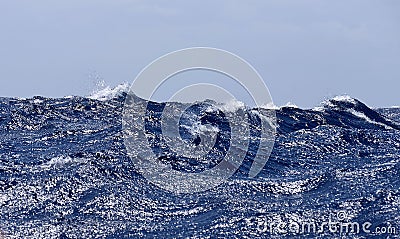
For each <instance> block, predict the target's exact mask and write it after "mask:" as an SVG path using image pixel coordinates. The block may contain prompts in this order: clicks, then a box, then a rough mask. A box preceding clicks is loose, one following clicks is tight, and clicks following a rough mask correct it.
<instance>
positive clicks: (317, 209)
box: [0, 94, 400, 238]
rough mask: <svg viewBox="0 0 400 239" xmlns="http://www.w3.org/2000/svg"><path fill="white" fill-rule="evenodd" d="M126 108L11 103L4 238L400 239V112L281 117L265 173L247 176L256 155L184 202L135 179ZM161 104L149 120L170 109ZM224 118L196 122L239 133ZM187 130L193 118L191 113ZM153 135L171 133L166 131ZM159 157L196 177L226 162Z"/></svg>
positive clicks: (346, 105) (349, 107) (6, 101)
mask: <svg viewBox="0 0 400 239" xmlns="http://www.w3.org/2000/svg"><path fill="white" fill-rule="evenodd" d="M124 100H125V95H124V94H122V95H120V96H117V97H115V98H113V99H110V100H106V101H99V100H94V99H89V98H83V97H69V98H60V99H50V98H43V97H34V98H32V99H14V98H0V143H1V145H0V230H1V231H2V234H3V235H5V236H6V237H10V238H138V237H146V238H147V237H149V238H153V237H157V238H182V237H183V238H225V237H227V238H253V237H254V238H256V237H264V238H280V237H300V238H301V237H307V238H315V237H317V238H366V237H368V238H400V236H399V232H400V212H399V211H400V181H399V178H400V123H399V122H400V109H399V108H390V109H371V108H369V107H367V106H366V105H365V104H363V103H361V102H360V101H358V100H356V99H351V98H348V97H342V98H334V99H331V100H328V101H326V102H324V103H323V104H322V105H321V107H319V108H315V109H307V110H305V109H299V108H291V107H283V108H280V109H276V110H275V113H276V117H277V124H278V125H277V135H276V140H275V145H274V148H273V151H272V154H271V156H270V158H269V160H268V162H267V164H266V165H265V167H264V168H263V170H262V171H261V172H260V174H258V176H257V177H255V178H249V177H248V170H249V167H250V165H251V157H249V159H248V160H245V161H244V163H243V165H241V167H240V168H239V170H238V171H237V172H236V173H235V174H234V175H233V176H232V177H231V178H229V179H228V180H227V182H226V183H223V184H222V185H220V186H218V187H216V188H213V189H211V190H208V191H206V192H202V193H195V194H174V193H171V192H167V191H164V190H162V189H160V188H157V187H156V186H154V185H153V184H151V183H149V182H148V181H147V180H146V179H145V178H144V177H143V176H142V175H140V174H138V173H136V172H137V171H136V170H135V165H134V164H133V162H132V160H131V159H130V158H129V157H128V156H127V151H126V148H125V145H124V141H123V133H122V108H123V104H124ZM152 107H154V109H153V111H150V114H154V112H157V110H159V109H160V107H163V105H162V104H153V105H152ZM271 110H272V109H269V110H268V111H271ZM194 111H196V109H194ZM218 117H219V118H218ZM218 117H217V116H216V115H215V114H214V115H213V114H210V115H206V116H202V117H198V118H195V119H196V120H199V121H202V120H203V121H204V122H203V123H207V124H211V125H215V126H216V127H222V128H224V129H229V124H226V122H225V121H224V120H223V115H219V116H218ZM221 117H222V118H221ZM256 121H257V120H256ZM256 121H255V122H256ZM181 123H182V124H183V125H184V124H187V125H189V126H190V125H191V124H192V123H193V122H191V118H190V117H186V118H185V117H183V118H182V120H181ZM186 129H187V127H186V128H185V127H184V128H180V130H181V132H180V133H181V136H182V138H183V139H184V140H186V141H187V142H188V143H193V144H198V143H199V139H198V138H197V137H196V135H191V134H190V133H189V132H186V131H185V130H186ZM146 130H147V131H149V132H148V133H149V134H151V133H153V134H154V135H159V134H160V132H156V131H157V127H155V128H152V127H150V126H149V127H147V128H146ZM228 131H229V130H228ZM220 132H221V134H220V136H219V137H220V139H219V140H220V142H222V143H221V144H220V146H219V148H217V150H219V151H224V150H227V148H229V145H228V147H226V146H227V144H229V137H230V135H229V133H228V134H226V133H223V132H225V131H224V130H222V131H220ZM254 133H255V134H257V132H256V131H254ZM159 140H161V138H160V139H159ZM160 142H161V141H160ZM149 143H150V142H149ZM253 146H254V147H252V145H250V147H249V148H250V149H249V151H252V150H254V149H257V147H256V146H257V144H256V143H255V144H253ZM155 150H156V151H157V150H158V151H157V152H158V155H157V156H158V157H159V159H160V160H161V161H162V162H163V163H166V164H171V165H175V166H176V167H175V168H174V169H176V170H182V171H185V172H190V170H191V169H193V171H192V173H196V172H199V171H203V170H207V169H208V168H211V167H213V166H214V165H216V164H217V163H218V162H219V161H218V160H217V159H214V158H213V157H210V158H208V160H209V162H202V163H199V162H193V161H190V160H187V161H185V160H182V158H179V157H178V156H177V155H173V154H168V151H165V152H164V151H162V150H159V149H157V148H156V149H155ZM255 153H256V152H248V155H250V156H251V155H254V154H255ZM258 153H261V154H262V153H263V152H262V149H261V150H259V152H258ZM261 156H263V155H261ZM265 157H268V155H265ZM182 162H183V163H182ZM196 167H197V168H196ZM196 170H197V171H196ZM329 223H331V224H334V225H335V226H332V225H331V224H329ZM345 223H353V224H352V225H355V224H356V223H357V224H358V225H359V228H358V229H359V230H354V231H352V230H349V231H346V230H344V226H343V225H344V224H345ZM305 225H306V226H305ZM310 225H313V226H315V227H316V229H315V230H313V226H310ZM329 225H331V228H329ZM298 227H299V228H298ZM308 227H311V228H308ZM335 227H336V229H337V230H335ZM362 227H364V229H366V230H363V228H362ZM307 229H309V230H307ZM355 229H357V228H355ZM0 238H1V236H0Z"/></svg>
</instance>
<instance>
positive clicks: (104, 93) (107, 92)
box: [88, 83, 129, 101]
mask: <svg viewBox="0 0 400 239" xmlns="http://www.w3.org/2000/svg"><path fill="white" fill-rule="evenodd" d="M128 89H129V84H128V83H123V84H120V85H118V86H116V87H114V88H111V87H110V86H106V87H105V88H103V89H101V90H98V91H95V92H93V93H92V94H91V95H90V96H88V98H90V99H94V100H100V101H105V100H110V99H112V98H115V97H116V96H118V95H121V94H122V93H123V92H127V91H128Z"/></svg>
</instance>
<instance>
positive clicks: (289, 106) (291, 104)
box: [281, 101, 299, 108]
mask: <svg viewBox="0 0 400 239" xmlns="http://www.w3.org/2000/svg"><path fill="white" fill-rule="evenodd" d="M283 107H288V108H299V107H298V106H297V105H295V104H293V103H292V102H290V101H289V102H287V103H286V105H284V106H281V108H283Z"/></svg>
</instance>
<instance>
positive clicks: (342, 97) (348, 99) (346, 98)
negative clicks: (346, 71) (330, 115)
mask: <svg viewBox="0 0 400 239" xmlns="http://www.w3.org/2000/svg"><path fill="white" fill-rule="evenodd" d="M332 100H335V101H343V102H351V103H356V101H355V100H354V99H353V98H352V97H350V96H348V95H338V96H335V97H333V98H332Z"/></svg>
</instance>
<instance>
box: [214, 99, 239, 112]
mask: <svg viewBox="0 0 400 239" xmlns="http://www.w3.org/2000/svg"><path fill="white" fill-rule="evenodd" d="M219 107H220V109H221V110H222V111H224V112H235V111H237V110H239V109H244V108H245V104H244V103H243V102H241V101H238V100H234V99H231V100H229V101H228V102H226V103H223V104H221V105H219Z"/></svg>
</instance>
